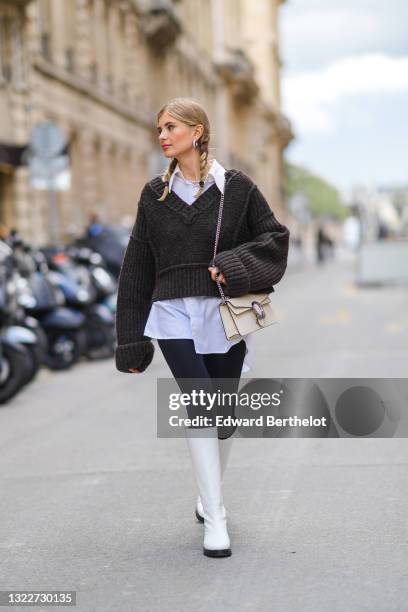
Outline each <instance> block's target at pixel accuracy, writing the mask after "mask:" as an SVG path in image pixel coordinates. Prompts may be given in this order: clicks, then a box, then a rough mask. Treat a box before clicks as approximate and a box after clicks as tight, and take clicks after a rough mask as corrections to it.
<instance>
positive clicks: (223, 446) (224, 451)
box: [195, 436, 234, 523]
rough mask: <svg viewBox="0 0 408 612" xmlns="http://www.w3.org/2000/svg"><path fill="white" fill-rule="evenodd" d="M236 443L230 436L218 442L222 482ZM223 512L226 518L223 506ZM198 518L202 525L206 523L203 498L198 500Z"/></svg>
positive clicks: (196, 513)
mask: <svg viewBox="0 0 408 612" xmlns="http://www.w3.org/2000/svg"><path fill="white" fill-rule="evenodd" d="M233 441H234V437H233V436H230V437H229V438H225V439H223V440H218V444H219V449H220V463H221V481H222V479H223V478H224V474H225V470H226V469H227V465H228V459H229V456H230V452H231V446H232V443H233ZM222 512H223V515H224V516H227V513H226V510H225V506H224V504H223V506H222ZM195 515H196V518H197V519H198V520H199V521H200V523H204V516H203V504H202V503H201V497H200V496H198V498H197V506H196V511H195Z"/></svg>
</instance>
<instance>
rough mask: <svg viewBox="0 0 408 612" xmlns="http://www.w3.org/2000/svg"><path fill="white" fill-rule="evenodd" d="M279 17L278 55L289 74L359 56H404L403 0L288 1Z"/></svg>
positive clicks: (406, 12)
mask: <svg viewBox="0 0 408 612" xmlns="http://www.w3.org/2000/svg"><path fill="white" fill-rule="evenodd" d="M280 17H281V20H280V29H281V47H282V48H281V51H282V56H283V60H284V65H285V69H287V70H288V71H289V72H291V71H293V70H296V71H302V70H310V69H315V68H323V67H325V66H327V65H330V64H331V63H332V62H333V61H336V60H338V59H340V57H346V56H354V55H358V54H361V53H363V54H366V53H373V52H376V51H383V52H385V51H386V52H387V54H388V55H397V56H401V55H407V54H408V37H407V35H406V23H407V22H408V2H406V0H388V1H387V2H383V1H382V0H381V1H380V0H359V1H358V2H356V1H355V0H330V2H327V0H308V2H307V3H306V2H304V1H303V0H291V2H289V3H287V4H284V5H283V6H282V8H281V11H280Z"/></svg>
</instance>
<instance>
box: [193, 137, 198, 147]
mask: <svg viewBox="0 0 408 612" xmlns="http://www.w3.org/2000/svg"><path fill="white" fill-rule="evenodd" d="M193 147H194V148H195V149H196V148H197V141H196V139H195V138H194V140H193Z"/></svg>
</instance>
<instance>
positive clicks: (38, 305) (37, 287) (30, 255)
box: [17, 245, 86, 370]
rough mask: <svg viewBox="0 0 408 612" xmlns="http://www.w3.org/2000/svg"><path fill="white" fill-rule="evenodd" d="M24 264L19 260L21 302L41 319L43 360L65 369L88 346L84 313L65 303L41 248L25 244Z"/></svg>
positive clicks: (25, 308)
mask: <svg viewBox="0 0 408 612" xmlns="http://www.w3.org/2000/svg"><path fill="white" fill-rule="evenodd" d="M25 251H26V252H25V264H26V265H25V267H24V266H23V263H22V258H20V260H19V262H18V264H17V265H18V267H19V271H20V275H21V278H20V282H19V290H18V303H19V305H20V306H22V307H23V308H24V310H25V312H26V313H27V314H28V315H30V317H33V318H35V319H37V320H38V322H39V323H40V326H41V328H42V330H43V331H44V333H45V335H46V340H47V351H46V354H45V356H44V363H45V364H46V365H47V366H48V367H49V368H51V369H53V370H65V369H68V368H70V367H71V366H72V365H73V364H74V363H76V362H77V361H78V360H79V358H80V357H81V355H82V354H83V352H84V350H85V347H86V334H85V330H84V327H85V317H84V315H83V314H82V313H81V312H78V310H76V309H74V308H69V307H67V306H66V305H65V297H64V294H63V292H62V291H61V289H60V288H59V286H58V279H55V275H54V272H52V271H51V270H49V267H48V265H47V261H46V258H45V256H44V255H43V253H42V252H41V250H39V249H34V248H32V247H29V246H28V245H26V248H25Z"/></svg>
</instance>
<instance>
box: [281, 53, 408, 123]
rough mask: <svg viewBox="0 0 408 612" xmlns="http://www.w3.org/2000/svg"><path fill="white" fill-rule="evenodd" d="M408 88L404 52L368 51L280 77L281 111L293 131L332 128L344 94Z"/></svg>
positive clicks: (366, 93)
mask: <svg viewBox="0 0 408 612" xmlns="http://www.w3.org/2000/svg"><path fill="white" fill-rule="evenodd" d="M403 91H408V55H407V56H406V57H399V58H395V57H390V56H388V55H385V54H384V53H370V54H366V55H358V56H353V57H346V58H343V59H340V60H338V61H336V62H334V63H333V64H331V65H330V66H328V67H326V68H324V69H323V70H318V71H312V72H307V73H301V74H298V75H296V74H295V75H293V76H286V77H284V78H283V84H282V94H283V110H284V112H285V113H286V114H287V115H288V116H289V117H290V118H291V121H292V122H293V124H294V127H295V130H300V131H301V132H302V133H305V132H309V133H310V132H311V133H326V134H330V133H333V132H334V131H335V130H336V125H337V109H336V105H338V104H339V103H341V102H342V100H344V99H345V98H346V97H350V96H356V95H360V96H361V95H375V96H378V95H381V94H388V93H397V92H403Z"/></svg>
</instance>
